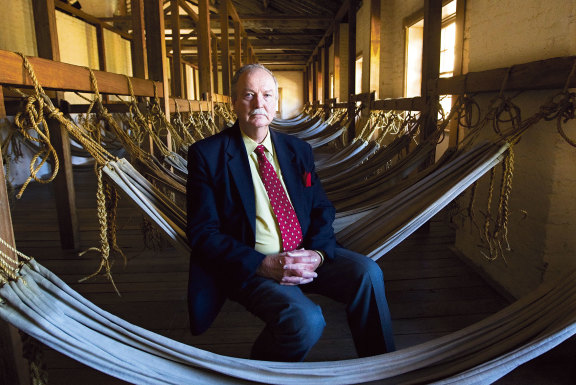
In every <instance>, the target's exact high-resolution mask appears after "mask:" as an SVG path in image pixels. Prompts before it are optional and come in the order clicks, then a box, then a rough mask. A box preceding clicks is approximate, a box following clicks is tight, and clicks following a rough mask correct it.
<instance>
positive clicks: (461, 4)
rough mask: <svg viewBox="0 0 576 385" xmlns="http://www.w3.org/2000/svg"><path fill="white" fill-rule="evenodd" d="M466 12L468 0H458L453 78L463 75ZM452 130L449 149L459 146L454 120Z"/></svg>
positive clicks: (451, 123)
mask: <svg viewBox="0 0 576 385" xmlns="http://www.w3.org/2000/svg"><path fill="white" fill-rule="evenodd" d="M465 10H466V0H458V1H457V2H456V37H455V45H454V73H453V76H459V75H462V73H463V71H464V68H462V67H463V54H464V52H463V51H464V20H465V17H464V16H465V15H464V12H465ZM454 102H455V100H453V101H452V106H454ZM448 127H449V130H450V136H449V141H448V147H449V148H456V147H457V146H458V140H459V137H460V135H459V132H458V122H457V121H456V119H455V120H453V121H452V122H450V123H449V125H448Z"/></svg>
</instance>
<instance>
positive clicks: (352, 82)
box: [348, 0, 359, 143]
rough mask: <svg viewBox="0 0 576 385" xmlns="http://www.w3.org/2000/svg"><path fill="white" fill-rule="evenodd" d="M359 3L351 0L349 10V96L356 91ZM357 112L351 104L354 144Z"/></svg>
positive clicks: (352, 138) (351, 137)
mask: <svg viewBox="0 0 576 385" xmlns="http://www.w3.org/2000/svg"><path fill="white" fill-rule="evenodd" d="M358 1H359V0H350V8H349V9H348V95H353V94H354V93H355V90H356V11H357V10H358ZM355 110H356V104H354V103H352V102H349V103H348V116H349V117H350V124H349V125H348V142H349V143H352V141H353V140H354V137H355V136H356V120H355V117H354V111H355Z"/></svg>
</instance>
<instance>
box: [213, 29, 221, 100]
mask: <svg viewBox="0 0 576 385" xmlns="http://www.w3.org/2000/svg"><path fill="white" fill-rule="evenodd" d="M212 78H213V79H212V84H213V90H212V92H214V93H215V94H217V93H219V90H220V87H219V80H218V39H217V38H214V37H213V38H212Z"/></svg>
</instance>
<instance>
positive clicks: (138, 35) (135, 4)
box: [130, 0, 148, 79]
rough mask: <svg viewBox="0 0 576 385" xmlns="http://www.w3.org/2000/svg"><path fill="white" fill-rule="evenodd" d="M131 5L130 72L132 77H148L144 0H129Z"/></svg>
mask: <svg viewBox="0 0 576 385" xmlns="http://www.w3.org/2000/svg"><path fill="white" fill-rule="evenodd" d="M130 5H131V7H132V45H131V49H132V74H133V75H134V77H137V78H142V79H147V78H148V60H147V59H146V34H145V32H144V25H145V22H144V0H131V3H130Z"/></svg>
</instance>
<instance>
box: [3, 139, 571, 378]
mask: <svg viewBox="0 0 576 385" xmlns="http://www.w3.org/2000/svg"><path fill="white" fill-rule="evenodd" d="M504 150H505V146H504V147H498V146H487V147H484V150H483V151H481V154H476V155H475V156H474V158H477V159H479V161H478V162H468V161H466V162H465V164H466V165H468V166H467V167H462V163H461V162H460V163H459V162H458V158H456V159H455V160H454V161H453V162H450V163H449V164H447V165H446V166H445V167H442V168H440V169H438V170H436V171H435V172H434V173H433V174H431V176H430V179H429V180H427V181H423V182H422V183H423V186H421V187H422V188H424V190H420V193H423V192H422V191H424V193H425V194H433V195H434V196H428V198H429V201H431V202H432V204H430V205H429V207H428V208H425V209H424V210H421V209H420V208H417V210H416V211H417V212H416V213H411V214H410V215H411V217H408V218H406V217H405V218H404V219H406V223H408V225H406V226H403V227H402V228H400V229H395V230H394V231H393V233H392V234H390V236H389V237H387V238H386V240H385V241H383V242H381V244H378V245H377V247H376V248H374V249H373V253H372V254H373V255H372V257H373V258H377V257H378V256H379V255H381V254H382V253H383V252H382V250H384V249H386V248H387V247H389V242H392V243H396V242H397V241H398V239H399V238H403V237H404V236H407V234H408V233H409V232H411V231H414V230H415V229H416V228H417V226H418V225H419V224H420V223H422V222H423V221H425V220H426V219H427V218H430V217H431V216H432V215H434V214H435V213H436V212H437V211H439V210H440V209H441V208H442V207H443V206H444V205H445V204H447V203H448V202H449V201H450V200H452V199H453V198H454V197H455V196H456V195H457V194H458V191H459V190H463V188H464V187H462V186H465V185H469V184H470V183H472V182H473V181H474V180H476V179H478V178H479V177H480V176H481V175H483V173H484V172H486V171H487V170H489V168H490V167H491V166H492V165H493V164H495V163H496V162H497V159H498V157H499V156H500V154H501V153H502V151H504ZM470 165H472V166H470ZM105 172H106V173H107V175H108V176H109V177H110V178H112V179H113V181H114V182H115V184H116V186H117V187H118V188H119V189H121V190H122V191H124V193H125V194H126V195H127V196H129V197H130V198H131V199H132V200H134V201H135V202H136V203H137V204H138V206H139V207H140V208H142V210H144V211H145V213H146V214H147V215H148V216H149V217H150V218H151V219H152V220H153V221H154V222H155V223H156V224H157V225H158V226H160V228H161V229H162V230H163V231H164V232H165V233H166V234H167V235H168V236H169V238H170V239H171V240H172V241H173V242H174V243H175V245H176V246H177V247H178V248H180V249H181V250H182V251H183V252H188V245H187V243H186V242H185V235H184V231H183V229H182V223H183V219H182V218H181V217H180V213H178V212H170V210H168V209H169V206H170V205H169V203H168V202H163V201H162V200H161V199H160V200H157V199H156V198H157V197H156V192H155V190H154V187H153V186H151V185H150V184H149V183H148V182H147V181H146V180H145V179H144V178H143V177H142V176H141V175H139V174H138V173H137V172H136V171H135V170H134V169H133V168H131V166H130V165H129V163H128V162H126V161H120V162H117V163H112V162H111V163H110V164H109V165H108V166H107V167H106V169H105ZM442 173H444V175H443V176H442ZM454 174H458V175H459V176H458V177H457V178H456V179H450V178H448V179H447V180H448V181H450V182H449V183H440V186H441V187H440V188H434V189H431V190H426V185H428V184H429V183H430V182H431V181H433V180H436V181H438V179H436V178H440V177H442V178H447V177H450V176H453V175H454ZM452 182H455V183H457V184H458V185H460V184H462V186H453V185H450V184H451V183H452ZM415 189H417V190H418V188H416V187H415ZM416 196H417V194H416V195H413V194H407V195H406V197H405V198H404V199H405V201H404V202H395V203H394V204H393V205H392V208H393V207H397V210H405V208H403V207H404V206H405V205H408V203H410V202H412V203H414V200H415V199H416ZM392 208H387V209H383V210H384V211H385V212H386V216H387V215H396V214H398V212H394V210H393V209H392ZM375 218H377V216H374V212H371V215H370V220H371V221H374V220H375ZM360 222H361V221H357V223H360ZM368 223H370V222H368ZM350 227H352V226H350ZM357 228H359V227H357ZM20 275H21V279H17V280H15V281H10V282H9V283H7V284H5V285H4V286H3V287H2V288H0V298H2V302H1V303H0V317H2V318H3V319H5V320H6V321H8V322H9V323H11V324H13V325H14V326H15V327H17V328H18V329H20V330H22V331H24V332H25V333H27V334H29V335H31V336H33V337H34V338H36V339H38V340H40V341H41V342H43V343H44V344H46V345H48V346H50V347H52V348H54V349H56V350H58V351H60V352H62V353H64V354H66V355H68V356H70V357H72V358H74V359H76V360H78V361H80V362H82V363H84V364H86V365H88V366H91V367H93V368H95V369H97V370H100V371H102V372H104V373H108V374H110V375H112V376H115V377H118V378H120V379H123V380H125V381H129V382H132V383H137V384H183V383H194V384H226V383H245V382H247V381H249V382H262V383H273V384H299V385H300V384H302V383H305V384H352V383H363V382H368V381H379V383H390V384H411V383H431V382H433V381H439V383H446V384H449V383H458V384H485V383H489V382H492V381H494V380H495V379H498V378H500V377H502V376H503V375H505V374H506V373H508V372H510V371H511V370H513V369H514V368H515V367H517V366H518V365H521V364H522V363H524V362H526V361H528V360H530V359H532V358H534V357H536V356H538V355H540V354H543V353H544V352H546V351H548V350H549V349H551V348H553V347H555V346H556V345H558V344H559V343H561V342H562V341H564V340H565V339H567V338H569V337H571V336H572V335H574V334H575V333H576V324H575V323H576V285H575V284H574V283H575V282H576V276H575V275H574V274H573V275H571V276H570V277H568V278H566V279H565V280H563V281H561V282H557V283H555V285H554V286H551V287H541V288H540V289H538V290H536V291H535V292H534V293H532V294H530V295H528V296H526V297H524V298H522V299H521V300H519V301H518V302H516V303H515V304H513V305H511V306H509V307H507V308H505V309H504V310H502V311H500V312H499V313H497V314H495V315H493V316H491V317H488V318H486V319H484V320H483V321H481V322H478V323H476V324H474V325H472V326H469V327H467V328H464V329H462V330H460V331H458V332H455V333H452V334H449V335H446V336H444V337H441V338H437V339H434V340H432V341H429V342H426V343H424V344H420V345H417V346H413V347H410V348H407V349H402V350H399V351H396V352H393V353H387V354H383V355H380V356H374V357H369V358H362V359H352V360H344V361H333V362H304V363H278V362H264V361H254V360H247V359H240V358H232V357H226V356H221V355H217V354H214V353H210V352H207V351H203V350H200V349H197V348H194V347H191V346H188V345H185V344H182V343H180V342H177V341H174V340H171V339H168V338H166V337H163V336H161V335H158V334H155V333H152V332H150V331H148V330H145V329H142V328H140V327H137V326H135V325H132V324H130V323H128V322H126V321H124V320H122V319H120V318H118V317H116V316H114V315H112V314H109V313H108V312H106V311H103V310H102V309H100V308H98V307H97V306H95V305H94V304H92V303H90V302H89V301H87V300H86V299H84V298H83V297H82V296H80V295H79V294H78V293H76V292H74V291H73V290H72V289H71V288H69V287H68V286H67V285H66V284H65V283H64V282H63V281H61V280H60V279H59V278H58V277H56V276H55V275H54V274H52V273H50V272H49V271H47V270H46V269H45V268H43V267H42V266H40V265H39V264H38V263H36V262H35V261H34V260H32V261H30V262H29V263H26V264H25V265H24V266H23V267H22V269H21V271H20ZM451 376H453V377H451Z"/></svg>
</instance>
